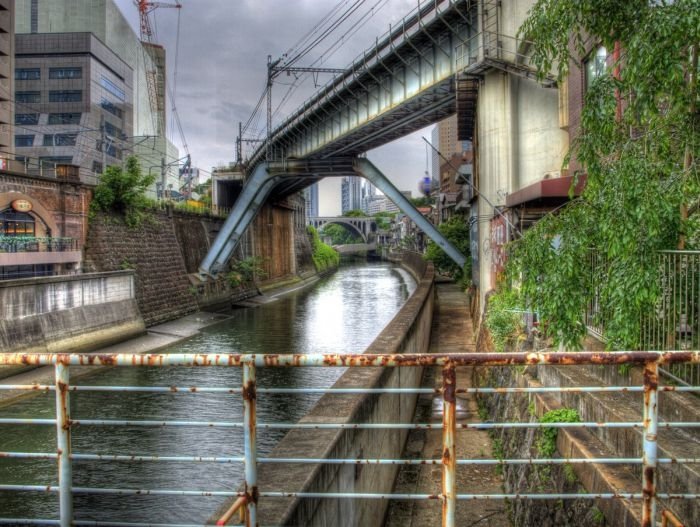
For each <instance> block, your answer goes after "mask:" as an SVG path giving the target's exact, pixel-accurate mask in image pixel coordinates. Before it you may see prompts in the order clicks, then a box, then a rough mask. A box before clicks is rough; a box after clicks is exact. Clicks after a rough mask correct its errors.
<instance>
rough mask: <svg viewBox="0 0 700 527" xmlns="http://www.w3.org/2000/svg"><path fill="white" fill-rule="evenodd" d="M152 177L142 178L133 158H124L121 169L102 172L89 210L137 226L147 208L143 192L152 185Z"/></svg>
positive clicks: (110, 167)
mask: <svg viewBox="0 0 700 527" xmlns="http://www.w3.org/2000/svg"><path fill="white" fill-rule="evenodd" d="M155 180H156V177H155V176H154V175H150V174H143V173H142V172H141V166H140V165H139V162H138V160H137V159H136V157H134V156H130V157H128V158H127V160H126V163H125V168H123V169H122V167H120V166H117V165H112V166H109V167H107V168H106V169H105V171H104V174H102V177H101V178H100V182H99V184H98V185H97V186H96V187H95V193H94V196H93V200H92V203H91V208H92V209H93V210H102V211H114V212H117V213H119V214H122V215H124V217H125V219H126V223H127V224H128V225H129V226H131V227H136V226H138V225H139V224H140V223H141V221H142V220H143V217H144V209H145V208H146V207H147V206H148V198H147V197H146V191H147V190H148V189H149V188H150V187H151V185H153V183H155Z"/></svg>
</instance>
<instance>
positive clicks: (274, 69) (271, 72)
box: [265, 55, 346, 162]
mask: <svg viewBox="0 0 700 527" xmlns="http://www.w3.org/2000/svg"><path fill="white" fill-rule="evenodd" d="M280 60H281V59H277V60H276V61H274V62H272V55H268V56H267V145H266V149H265V160H266V161H268V162H269V161H272V81H273V80H274V79H275V77H277V76H278V75H279V74H280V73H282V72H283V71H286V72H287V75H290V74H292V75H293V74H295V73H312V74H318V73H334V74H335V73H344V72H345V71H346V70H344V69H338V68H302V67H293V66H284V65H282V66H280V65H279V64H280ZM317 81H318V77H316V76H315V77H314V83H317Z"/></svg>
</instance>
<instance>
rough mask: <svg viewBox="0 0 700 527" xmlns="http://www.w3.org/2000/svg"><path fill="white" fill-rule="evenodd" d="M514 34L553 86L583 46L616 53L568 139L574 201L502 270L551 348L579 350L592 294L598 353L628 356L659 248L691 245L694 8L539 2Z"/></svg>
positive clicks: (697, 194)
mask: <svg viewBox="0 0 700 527" xmlns="http://www.w3.org/2000/svg"><path fill="white" fill-rule="evenodd" d="M520 36H521V37H524V38H527V39H528V40H531V41H532V43H533V57H532V59H533V63H534V64H535V65H536V66H537V68H538V71H539V73H540V74H541V75H544V74H545V73H547V72H549V71H550V70H551V69H552V68H553V67H556V68H557V69H558V73H559V78H560V79H561V78H563V77H564V76H565V75H566V74H567V71H568V67H569V61H570V60H573V59H574V57H576V56H583V52H584V44H585V43H586V42H600V43H601V44H602V45H603V46H605V48H606V49H607V50H617V51H619V52H616V53H615V54H614V55H613V57H612V61H613V64H611V65H610V67H608V68H607V69H606V70H605V71H604V72H602V75H601V76H600V77H599V78H598V79H597V80H596V81H595V82H594V83H593V85H592V86H591V88H590V89H589V91H588V92H587V93H586V96H585V101H584V107H583V111H582V115H581V127H580V131H579V135H578V137H576V138H575V139H574V140H573V141H572V145H571V151H570V153H569V156H571V155H575V156H576V157H577V159H578V160H579V162H580V163H581V164H582V166H583V167H585V171H586V174H587V184H586V188H585V190H584V192H583V195H582V196H581V198H580V199H577V200H574V201H572V202H571V203H570V204H569V205H568V206H567V207H565V208H563V209H562V210H560V211H559V212H558V214H556V215H554V214H550V215H549V216H547V217H545V218H544V219H543V220H541V221H540V222H539V223H537V224H536V225H535V226H534V227H533V228H531V229H530V230H529V231H527V232H526V233H525V235H524V237H523V238H522V239H521V240H519V241H517V242H515V244H514V247H513V248H512V258H511V259H510V261H509V263H508V271H509V273H510V274H511V276H514V275H515V276H518V277H519V279H521V280H522V293H523V295H524V297H525V298H526V300H527V301H529V303H530V305H531V307H532V308H533V309H536V310H538V311H539V312H540V316H541V317H542V318H543V319H544V322H545V327H548V331H549V333H550V335H551V336H553V337H554V338H555V340H557V341H560V342H563V343H564V344H566V345H568V346H572V347H575V346H578V345H580V343H581V342H582V339H583V337H584V335H585V327H584V323H583V321H582V314H583V312H584V310H585V308H586V305H587V303H588V302H589V301H591V299H592V298H593V297H594V295H595V299H596V302H597V303H598V305H599V306H600V308H599V310H600V312H602V313H605V315H606V320H605V323H606V339H607V344H608V346H609V347H610V348H617V349H630V348H637V347H638V346H639V339H640V330H641V324H642V319H643V317H644V316H647V315H649V314H650V313H651V312H652V310H653V308H654V306H655V304H656V301H657V299H658V298H659V295H660V273H661V271H660V266H659V260H658V251H660V250H663V249H673V248H676V247H679V248H683V247H697V246H698V240H700V236H699V233H700V229H698V219H697V212H698V208H699V205H700V185H699V181H698V170H697V162H696V160H697V157H698V149H699V147H700V137H699V134H698V114H697V99H698V89H697V81H696V77H697V72H698V66H697V48H698V43H699V42H700V4H699V3H698V0H675V1H664V0H658V1H650V0H627V1H624V2H620V1H619V0H538V1H537V3H536V4H535V5H534V6H533V8H532V10H531V11H530V13H529V16H528V19H527V20H526V22H525V23H524V25H523V26H522V27H521V28H520ZM570 44H571V45H570ZM567 159H568V158H567ZM601 263H602V265H598V264H601Z"/></svg>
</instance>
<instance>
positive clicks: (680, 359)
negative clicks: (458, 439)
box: [0, 351, 700, 527]
mask: <svg viewBox="0 0 700 527" xmlns="http://www.w3.org/2000/svg"><path fill="white" fill-rule="evenodd" d="M698 363H700V351H674V352H611V353H604V352H603V353H592V352H578V353H576V352H573V353H491V354H489V353H483V354H482V353H464V354H430V355H427V354H405V355H373V354H353V355H350V354H348V355H322V354H309V355H296V354H295V355H246V354H216V355H214V354H159V355H133V354H122V355H108V354H101V355H89V354H82V355H80V354H73V355H55V354H4V355H3V354H0V365H18V364H23V365H36V366H54V367H55V383H54V385H8V384H5V385H0V389H3V390H35V391H54V392H55V404H56V417H55V418H53V419H20V418H0V426H2V425H7V424H10V425H27V426H42V425H45V426H55V428H56V433H57V440H56V451H55V452H46V453H36V452H0V457H6V458H15V459H55V460H56V461H57V464H58V484H57V485H51V484H49V485H11V484H4V483H0V492H41V493H58V496H59V518H58V519H45V520H41V519H40V520H37V519H26V520H25V519H18V518H2V519H0V524H42V525H59V526H66V527H67V526H69V525H116V524H117V523H115V522H100V521H92V520H90V521H82V520H76V519H75V518H74V514H73V496H74V495H77V494H100V495H122V496H133V495H139V494H149V495H152V496H221V497H230V498H238V502H239V504H242V505H245V509H246V510H245V514H244V518H245V520H244V521H245V525H246V526H256V525H258V520H257V517H258V513H257V506H258V501H259V500H266V499H272V498H283V497H294V498H314V499H324V498H326V499H360V498H361V499H379V500H388V499H397V500H439V501H441V502H442V525H443V526H445V527H454V525H455V510H456V504H457V501H458V500H474V499H494V500H495V499H498V500H501V499H509V500H561V499H627V500H639V501H641V508H642V524H643V526H644V527H651V526H652V525H655V520H656V518H657V512H656V507H657V500H658V499H667V500H671V499H678V500H697V499H700V494H697V493H673V492H670V491H666V492H658V491H657V488H656V481H657V467H658V465H659V464H665V463H675V464H683V463H700V459H695V458H687V459H670V458H659V457H658V454H657V448H658V447H657V434H658V431H659V429H672V428H697V427H700V423H697V422H660V421H659V418H658V395H659V392H668V391H676V392H691V391H698V390H700V387H688V386H659V383H658V370H659V366H660V365H672V364H698ZM535 364H542V365H560V366H569V365H586V364H598V365H620V364H636V365H642V366H643V367H644V382H643V385H641V386H595V387H594V386H589V387H583V386H582V387H578V386H577V387H530V388H523V387H491V388H466V389H457V384H456V368H457V367H458V366H464V365H475V366H506V365H535ZM73 366H116V367H157V368H161V367H188V366H197V367H231V368H242V369H243V381H242V386H241V387H240V388H227V387H174V386H142V387H134V386H130V387H127V386H82V385H73V384H71V379H70V369H71V367H73ZM301 366H314V367H351V368H353V367H401V368H403V367H421V366H439V367H442V369H443V385H442V388H441V389H437V390H436V389H431V388H301V389H297V388H259V387H257V386H256V370H257V369H259V368H276V367H301ZM83 391H84V392H90V391H93V392H98V391H101V392H126V391H130V392H148V393H163V394H176V393H183V392H185V393H209V394H215V393H219V394H236V393H240V394H241V396H242V398H243V401H244V418H243V421H242V422H230V421H218V422H206V421H168V420H133V421H132V420H106V419H74V418H73V417H72V416H71V411H70V397H71V395H72V393H76V392H83ZM300 392H303V393H311V392H313V393H330V394H395V395H404V394H435V395H437V396H441V397H442V398H443V421H442V423H440V424H430V423H401V422H399V423H337V424H334V423H327V422H323V423H312V422H303V423H296V424H294V423H261V422H258V421H257V419H256V417H255V416H256V406H257V404H258V399H259V396H260V395H264V394H292V393H300ZM552 392H555V393H556V392H559V393H562V392H581V393H585V392H637V393H642V394H643V399H642V401H641V403H640V404H641V405H642V407H643V419H642V420H641V421H624V422H559V423H549V422H548V423H541V422H487V423H458V422H457V419H456V397H457V395H458V394H460V393H466V394H476V393H486V394H489V393H490V394H494V393H499V394H500V393H528V394H529V393H552ZM76 426H101V427H104V426H113V427H121V426H136V427H220V428H229V429H231V428H236V429H242V430H243V443H244V455H243V457H223V456H222V457H211V458H202V457H200V456H154V455H142V454H133V455H113V456H112V455H104V454H102V455H97V454H89V453H75V452H73V451H72V445H71V430H72V428H73V427H76ZM577 427H580V428H591V429H594V428H628V429H639V430H642V431H643V452H641V453H640V456H639V457H631V458H580V459H573V458H550V459H546V458H545V459H533V458H525V459H457V457H456V449H455V436H456V434H457V433H458V432H459V431H460V430H466V429H474V430H489V429H503V428H520V429H526V428H577ZM262 429H278V430H291V429H312V430H328V429H333V430H383V429H393V430H411V429H423V430H428V429H440V430H442V434H443V449H442V451H443V455H442V458H441V459H326V458H322V459H297V458H294V459H289V458H269V457H268V458H265V457H259V456H258V454H257V450H256V448H257V447H256V445H257V443H256V431H257V430H262ZM76 460H81V461H85V460H100V461H119V462H124V461H129V462H167V461H179V462H194V461H203V460H211V461H218V462H227V463H242V464H243V465H244V469H245V477H244V484H243V487H242V490H240V491H230V490H227V491H220V490H207V489H140V488H104V487H99V488H96V487H76V486H73V481H72V462H73V461H76ZM263 463H288V464H290V463H300V464H305V463H309V464H323V463H325V464H336V465H359V464H366V465H400V464H433V465H442V492H441V493H439V494H398V493H393V494H392V493H389V494H380V493H349V492H284V491H269V490H266V489H259V488H258V483H257V467H258V465H259V464H263ZM576 463H581V464H593V463H594V464H600V465H603V464H636V465H641V467H642V469H643V470H642V473H643V478H642V481H641V484H640V487H639V488H637V489H624V490H617V491H615V492H609V493H595V492H592V493H587V494H585V493H572V494H567V493H510V494H509V493H503V494H459V493H458V488H457V482H456V477H455V475H456V471H457V467H458V466H461V465H470V464H471V465H476V464H479V465H522V464H537V465H562V464H576ZM118 524H119V525H124V526H141V525H151V524H145V523H128V522H118Z"/></svg>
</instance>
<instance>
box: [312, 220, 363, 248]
mask: <svg viewBox="0 0 700 527" xmlns="http://www.w3.org/2000/svg"><path fill="white" fill-rule="evenodd" d="M321 234H322V235H323V236H328V237H329V238H330V239H331V243H332V244H333V245H349V244H352V243H362V238H361V237H360V235H359V234H357V232H355V231H353V230H352V229H350V228H346V227H343V226H342V225H338V224H337V223H327V224H326V225H324V226H323V229H321Z"/></svg>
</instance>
